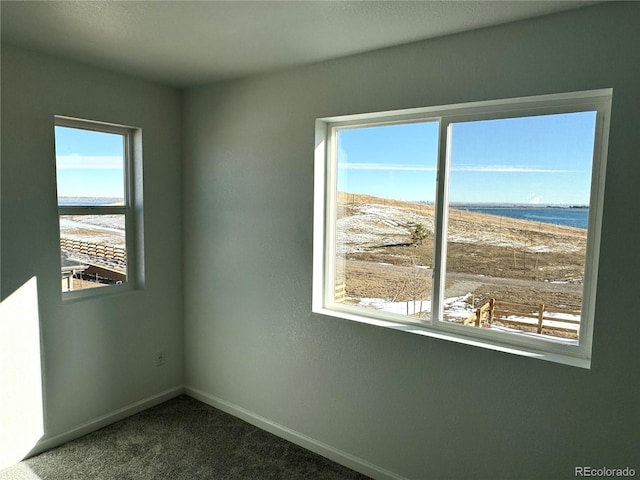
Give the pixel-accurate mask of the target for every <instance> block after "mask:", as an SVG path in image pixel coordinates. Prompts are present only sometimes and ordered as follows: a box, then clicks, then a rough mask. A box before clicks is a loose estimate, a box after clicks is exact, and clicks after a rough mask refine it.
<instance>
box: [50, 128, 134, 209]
mask: <svg viewBox="0 0 640 480" xmlns="http://www.w3.org/2000/svg"><path fill="white" fill-rule="evenodd" d="M55 141H56V176H57V182H58V205H124V200H125V195H124V192H125V190H124V185H125V183H124V136H123V135H119V134H115V133H105V132H96V131H92V130H83V129H80V128H70V127H60V126H56V127H55Z"/></svg>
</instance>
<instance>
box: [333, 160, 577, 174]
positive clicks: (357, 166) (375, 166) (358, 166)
mask: <svg viewBox="0 0 640 480" xmlns="http://www.w3.org/2000/svg"><path fill="white" fill-rule="evenodd" d="M338 168H342V169H346V170H395V171H398V170H403V171H415V172H435V171H436V167H435V166H433V167H429V166H422V165H402V164H397V163H346V162H344V163H343V162H341V163H339V164H338ZM451 171H452V172H490V173H576V172H577V170H566V169H554V168H545V167H535V166H529V165H459V166H456V167H452V168H451Z"/></svg>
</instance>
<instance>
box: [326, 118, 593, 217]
mask: <svg viewBox="0 0 640 480" xmlns="http://www.w3.org/2000/svg"><path fill="white" fill-rule="evenodd" d="M595 119H596V114H595V112H580V113H569V114H557V115H544V116H536V117H523V118H510V119H500V120H484V121H476V122H465V123H456V124H453V125H452V147H451V165H450V177H449V200H450V202H463V203H517V204H532V205H565V204H572V205H588V203H589V192H590V187H591V184H590V182H591V166H592V165H591V162H592V158H593V139H594V133H595ZM437 138H438V124H437V122H424V123H414V124H402V125H387V126H378V127H368V128H357V129H344V130H341V131H340V132H339V139H338V189H339V190H340V191H347V192H352V193H367V194H369V195H375V196H379V197H384V198H394V199H399V200H412V201H429V202H432V201H433V200H434V199H435V179H436V162H437V148H438V147H437Z"/></svg>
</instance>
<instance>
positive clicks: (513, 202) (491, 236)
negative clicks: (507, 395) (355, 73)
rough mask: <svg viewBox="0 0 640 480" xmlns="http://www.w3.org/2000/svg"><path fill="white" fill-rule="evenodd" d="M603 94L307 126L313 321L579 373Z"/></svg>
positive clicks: (594, 247)
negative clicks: (311, 168) (368, 326)
mask: <svg viewBox="0 0 640 480" xmlns="http://www.w3.org/2000/svg"><path fill="white" fill-rule="evenodd" d="M611 96H612V91H611V90H597V91H589V92H577V93H570V94H558V95H545V96H539V97H527V98H519V99H509V100H498V101H489V102H479V103H472V104H462V105H452V106H444V107H429V108H422V109H412V110H408V111H395V112H387V113H375V114H363V115H352V116H346V117H335V118H325V119H320V120H318V121H317V125H316V126H317V129H316V130H317V131H316V135H317V139H316V140H317V141H316V172H315V174H316V196H315V219H314V297H313V309H314V311H315V312H318V313H323V314H327V315H332V316H338V317H343V318H347V319H351V320H356V321H362V322H366V323H372V324H376V325H383V326H387V327H391V328H397V329H402V330H408V331H413V332H415V333H421V334H424V335H431V336H437V337H440V338H447V339H449V340H454V341H460V342H463V343H471V344H475V345H483V346H486V347H488V348H493V349H497V350H502V351H509V352H512V353H520V354H522V355H528V356H535V357H540V358H544V359H547V360H555V361H560V362H563V363H568V364H572V365H578V366H582V367H589V365H590V355H591V336H592V331H593V316H594V309H595V293H596V279H597V268H598V253H599V239H600V229H601V217H602V202H603V188H604V174H605V163H606V150H607V137H608V122H609V112H610V105H611Z"/></svg>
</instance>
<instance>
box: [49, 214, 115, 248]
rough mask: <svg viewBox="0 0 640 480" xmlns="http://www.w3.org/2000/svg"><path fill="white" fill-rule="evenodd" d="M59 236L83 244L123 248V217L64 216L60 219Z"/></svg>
mask: <svg viewBox="0 0 640 480" xmlns="http://www.w3.org/2000/svg"><path fill="white" fill-rule="evenodd" d="M60 235H61V236H62V237H63V238H70V239H73V240H80V241H83V242H92V243H103V244H109V245H120V246H124V245H125V243H126V241H125V225H124V215H68V216H67V215H65V216H62V217H61V218H60Z"/></svg>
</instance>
